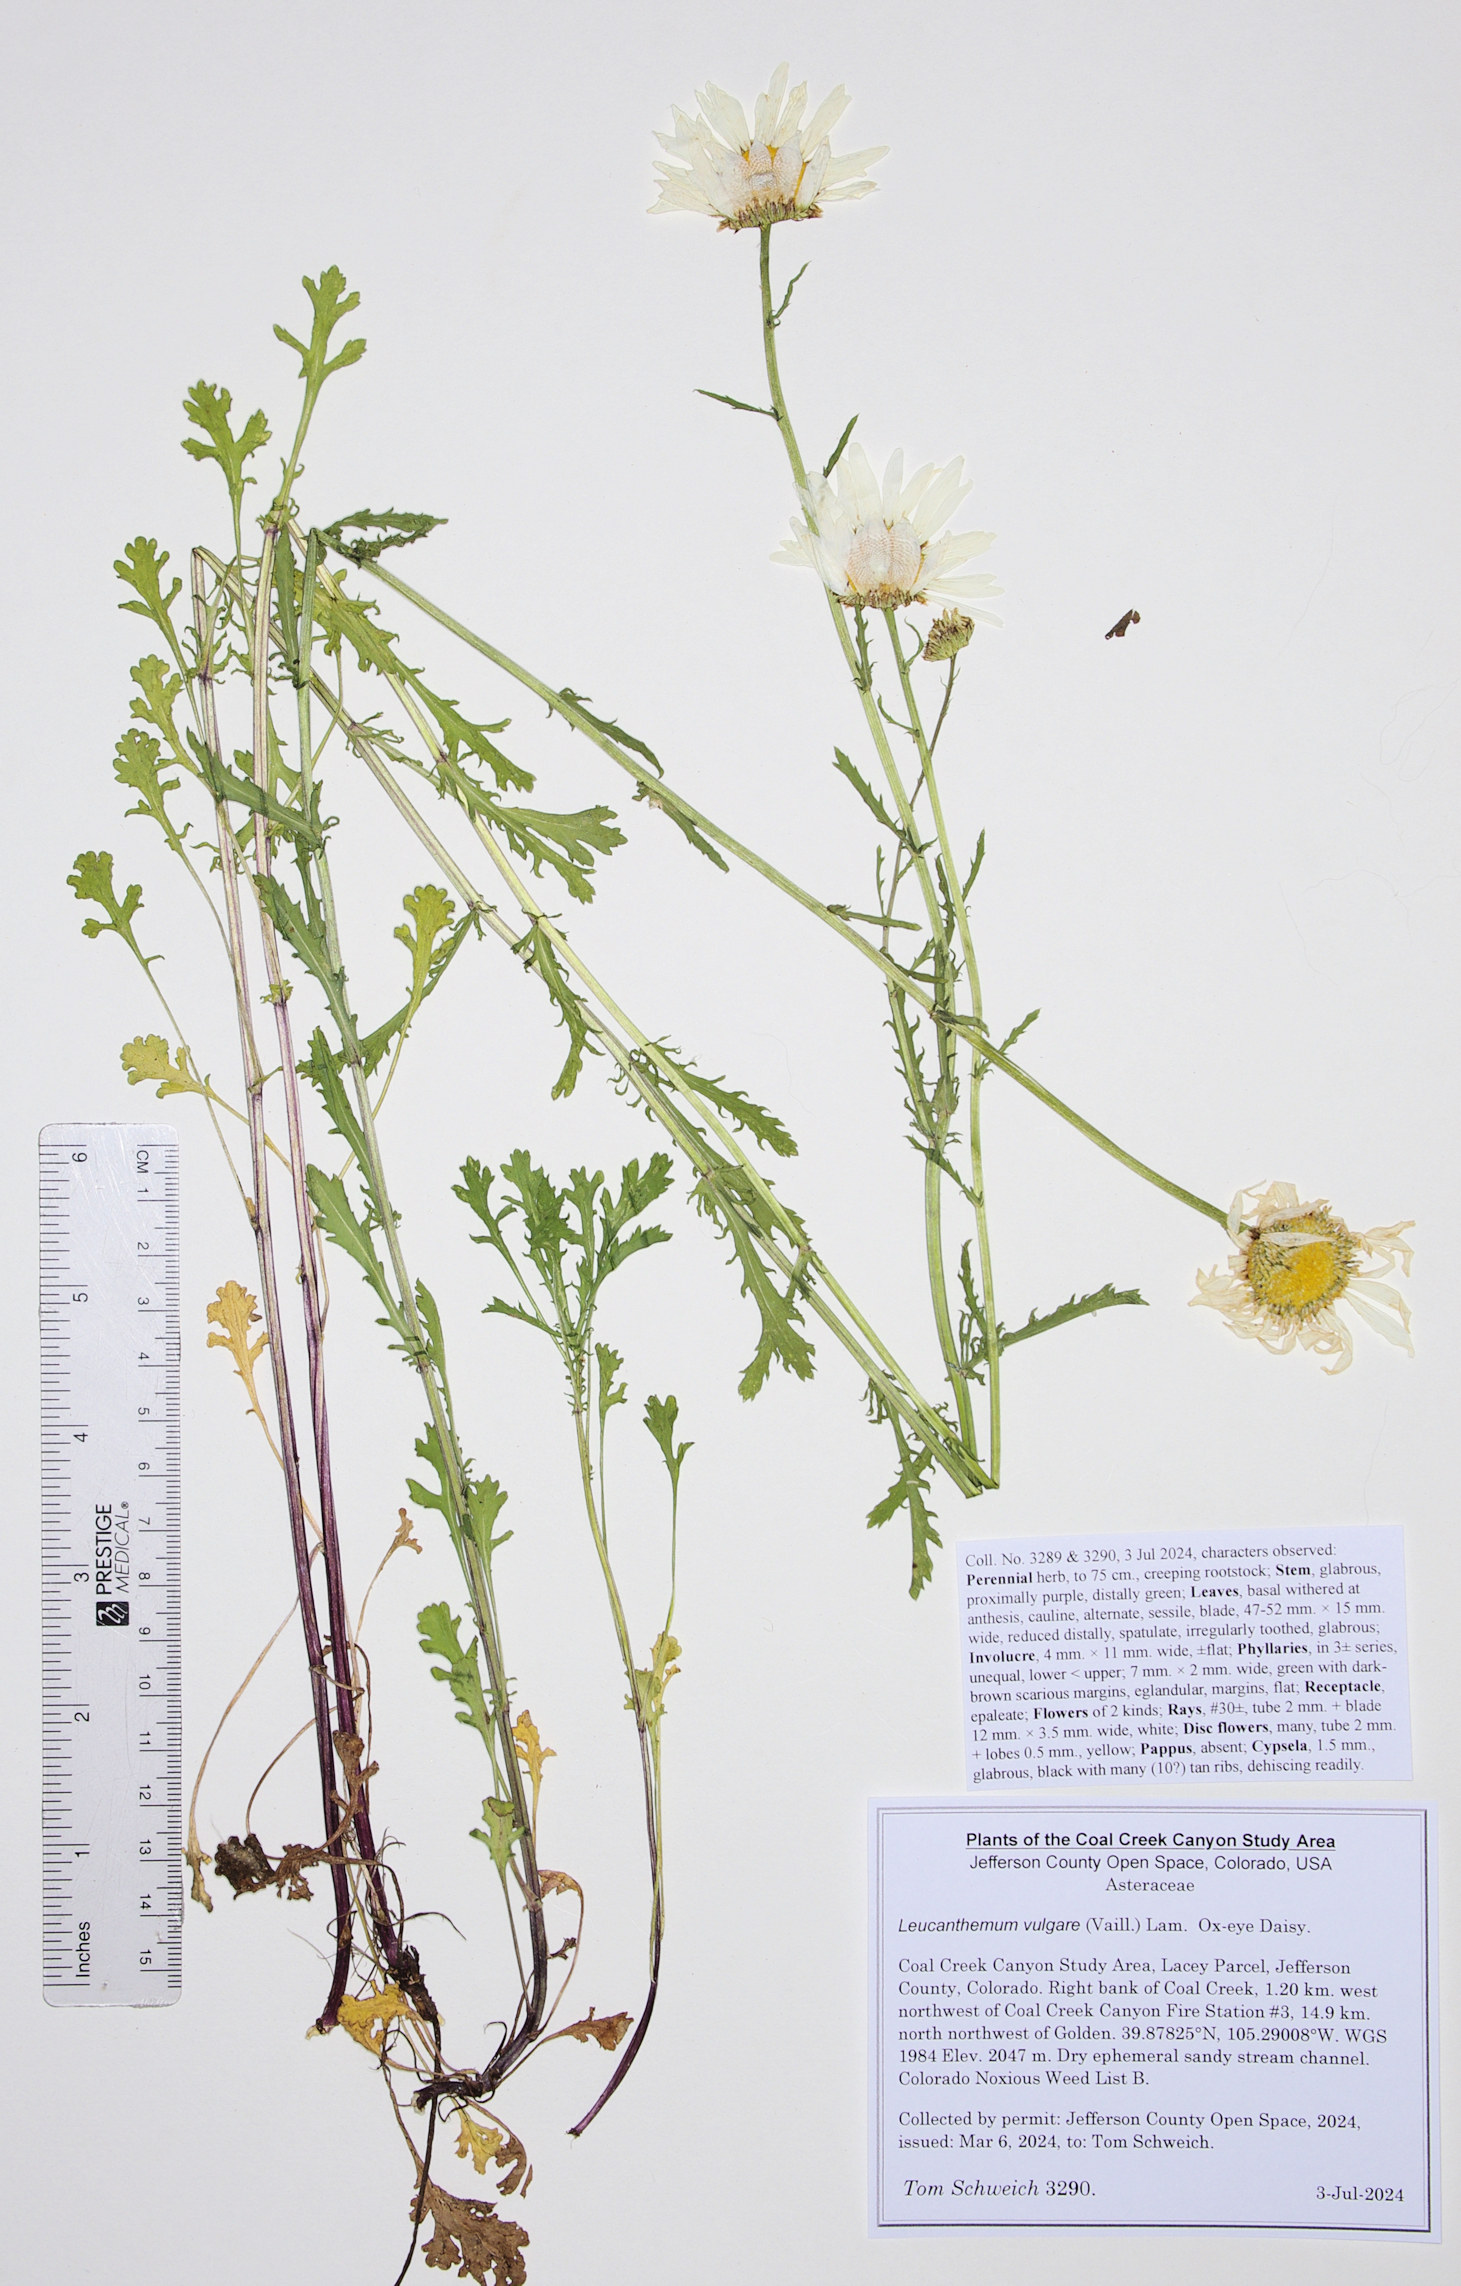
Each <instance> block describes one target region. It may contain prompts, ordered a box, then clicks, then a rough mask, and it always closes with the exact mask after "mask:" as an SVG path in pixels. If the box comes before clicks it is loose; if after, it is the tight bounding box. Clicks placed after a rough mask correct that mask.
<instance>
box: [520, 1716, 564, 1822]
mask: <svg viewBox="0 0 1461 2286" xmlns="http://www.w3.org/2000/svg"><path fill="white" fill-rule="evenodd" d="M512 1735H513V1738H514V1739H515V1740H516V1742H517V1758H518V1760H519V1762H520V1763H521V1764H522V1766H523V1768H524V1769H525V1770H526V1771H527V1774H528V1776H529V1778H530V1779H531V1780H532V1782H533V1825H534V1827H536V1826H537V1823H538V1796H539V1794H540V1793H541V1791H542V1786H543V1764H544V1763H545V1762H556V1761H557V1759H558V1750H557V1748H556V1747H553V1746H545V1745H544V1744H543V1741H542V1740H541V1738H539V1736H538V1726H537V1724H536V1723H535V1722H534V1720H533V1718H532V1716H531V1715H530V1714H529V1713H528V1710H527V1708H526V1707H524V1708H523V1711H522V1713H521V1714H520V1715H519V1716H518V1718H517V1721H516V1722H515V1723H514V1724H513V1726H512Z"/></svg>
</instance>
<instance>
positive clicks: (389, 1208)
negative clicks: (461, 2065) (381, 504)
mask: <svg viewBox="0 0 1461 2286" xmlns="http://www.w3.org/2000/svg"><path fill="white" fill-rule="evenodd" d="M273 539H274V533H273V530H272V527H271V530H270V533H269V535H268V536H267V540H266V545H267V544H269V543H270V542H272V541H273ZM317 570H318V543H317V541H316V540H315V539H314V537H313V535H311V537H310V539H309V540H308V541H307V543H306V549H305V585H306V589H307V590H308V593H307V594H306V596H305V597H304V598H303V600H304V601H305V602H307V603H308V606H309V617H308V618H306V617H305V615H304V613H303V611H302V612H301V616H300V622H299V647H298V655H297V657H296V658H295V659H294V660H291V661H290V665H291V668H292V670H293V672H294V676H295V683H296V691H297V703H298V710H299V754H300V794H301V799H302V801H303V803H304V806H305V810H306V813H308V810H309V806H310V799H311V795H312V792H313V775H312V772H313V759H312V755H313V740H312V734H311V729H310V718H309V700H310V692H311V688H312V687H313V678H312V676H311V673H310V666H309V645H310V641H311V631H312V625H313V585H314V580H315V577H316V576H317ZM290 576H291V577H292V571H291V574H290ZM259 596H260V604H259V614H258V618H257V621H256V628H257V635H256V643H257V649H256V669H255V690H256V694H257V693H258V691H259V690H260V689H266V687H267V683H266V673H265V668H266V664H267V645H268V642H269V633H270V630H269V621H268V582H267V580H266V579H265V578H264V576H263V575H262V574H261V577H260V582H259ZM279 632H280V639H281V644H282V633H283V631H282V629H281V630H280V631H279ZM257 704H258V701H257V695H256V707H257ZM257 727H258V726H257V725H256V729H257ZM258 768H259V758H258V748H257V746H256V754H255V771H256V774H257V771H258ZM262 825H263V821H262V820H260V821H259V828H262ZM259 828H256V831H257V830H259ZM265 848H266V849H267V843H266V844H265ZM313 864H314V874H315V880H316V883H317V885H318V890H319V903H320V918H321V926H322V931H323V936H324V943H325V953H326V959H327V962H328V965H329V967H330V969H331V970H332V971H333V972H334V976H335V978H336V990H335V992H334V993H333V994H332V995H331V996H330V1005H331V1014H332V1015H333V1017H334V1019H335V1023H336V1025H337V1027H338V1029H339V1032H340V1040H341V1050H342V1060H343V1064H344V1067H345V1069H346V1070H347V1072H348V1074H349V1081H350V1087H351V1092H352V1095H353V1097H354V1100H355V1110H356V1116H357V1119H358V1121H359V1124H360V1131H361V1136H362V1140H363V1144H364V1151H365V1161H364V1164H363V1165H362V1167H361V1169H360V1173H361V1176H362V1178H363V1180H364V1182H365V1184H366V1187H367V1190H368V1192H369V1194H370V1198H371V1203H372V1207H373V1210H374V1213H375V1216H376V1219H377V1222H378V1225H379V1228H380V1232H381V1236H382V1238H383V1240H384V1242H385V1247H386V1252H387V1254H388V1256H389V1258H390V1263H391V1270H392V1276H393V1281H394V1284H395V1287H396V1294H397V1300H398V1303H399V1306H400V1310H401V1315H402V1319H403V1321H404V1323H405V1326H406V1329H407V1334H408V1338H409V1341H410V1345H411V1357H412V1362H413V1363H414V1365H415V1367H416V1371H417V1375H418V1377H419V1379H420V1382H421V1386H422V1391H423V1394H424V1396H425V1398H426V1403H427V1407H428V1410H429V1412H430V1415H431V1420H432V1425H433V1427H434V1429H435V1431H436V1434H437V1437H438V1439H439V1440H440V1448H441V1451H442V1454H443V1456H444V1458H445V1461H446V1467H447V1472H448V1480H447V1493H448V1497H449V1498H450V1500H451V1502H452V1506H453V1509H454V1511H455V1514H454V1516H453V1518H452V1519H451V1520H450V1521H451V1529H452V1538H453V1541H454V1543H455V1546H456V1550H457V1556H458V1560H459V1561H460V1563H461V1565H462V1570H463V1575H464V1578H465V1580H466V1584H467V1590H468V1595H469V1598H470V1601H471V1606H472V1614H473V1617H474V1619H475V1620H476V1623H477V1632H478V1639H479V1642H480V1645H481V1650H482V1656H483V1659H484V1661H485V1663H486V1667H487V1674H488V1682H489V1685H490V1689H491V1694H492V1704H493V1715H494V1720H495V1723H496V1727H497V1733H498V1740H499V1745H500V1749H501V1765H500V1769H499V1773H498V1775H499V1776H500V1778H501V1780H502V1782H503V1784H504V1786H505V1788H506V1791H507V1794H508V1798H509V1799H510V1801H511V1803H512V1806H513V1817H514V1823H515V1824H516V1825H517V1826H519V1827H520V1828H521V1829H522V1831H521V1837H520V1839H519V1841H518V1844H517V1850H518V1855H519V1858H520V1860H521V1865H522V1877H523V1889H524V1894H525V1896H526V1898H527V1900H528V1917H529V1924H530V1932H529V1933H530V1942H531V1951H532V1964H533V1966H532V1981H531V1990H530V1991H528V1992H526V1993H525V2005H526V2016H525V2019H524V2022H523V2024H522V2025H521V2026H520V2027H519V2029H518V2030H517V2032H516V2033H514V2034H513V2035H512V2036H511V2037H510V2038H509V2039H507V2040H506V2042H505V2049H506V2050H511V2051H512V2052H513V2053H520V2052H521V2049H522V2047H525V2046H526V2045H528V2044H529V2043H530V2042H531V2041H532V2040H533V2039H534V2038H535V2037H536V2036H537V2032H538V2029H539V2026H540V2025H541V2022H542V2018H543V2012H544V2010H545V2008H546V2005H547V1994H548V1940H547V1933H546V1930H545V1927H544V1921H543V1896H542V1884H541V1882H540V1880H539V1878H538V1870H537V1859H536V1852H535V1849H534V1845H533V1839H532V1834H531V1830H530V1827H531V1820H530V1817H529V1814H528V1807H527V1796H526V1793H525V1791H524V1788H523V1782H522V1771H521V1769H520V1767H519V1764H518V1757H517V1749H516V1743H515V1741H514V1739H513V1736H512V1709H511V1693H510V1685H509V1682H508V1677H507V1668H506V1661H505V1658H504V1655H503V1650H502V1635H501V1626H500V1622H499V1620H498V1615H497V1608H496V1598H495V1594H494V1591H493V1587H492V1581H491V1576H490V1572H489V1570H488V1567H487V1564H486V1562H485V1560H484V1559H483V1556H482V1553H481V1551H480V1549H479V1548H478V1547H477V1545H476V1542H475V1540H474V1538H473V1533H472V1523H471V1513H470V1507H469V1503H468V1497H467V1470H466V1464H465V1462H464V1460H463V1458H462V1453H461V1449H460V1446H459V1444H458V1442H457V1434H456V1426H455V1422H454V1420H453V1417H452V1409H451V1404H450V1401H449V1398H448V1396H447V1394H446V1390H445V1385H444V1381H443V1377H442V1374H441V1369H440V1366H439V1363H438V1361H437V1360H436V1359H435V1357H434V1355H433V1352H432V1349H431V1345H430V1343H429V1341H428V1340H427V1337H426V1330H425V1327H424V1325H423V1323H422V1320H421V1316H420V1312H419V1310H418V1308H417V1303H416V1288H415V1281H414V1280H413V1279H412V1277H411V1274H410V1271H409V1269H408V1268H407V1265H406V1259H405V1254H404V1250H403V1248H402V1244H401V1237H400V1230H399V1226H398V1218H397V1215H396V1212H395V1209H394V1207H393V1205H392V1202H391V1196H390V1189H389V1185H388V1183H387V1179H386V1172H385V1162H384V1159H383V1157H382V1154H381V1148H380V1138H379V1131H378V1129H377V1125H376V1119H375V1111H374V1107H373V1105H372V1103H371V1100H370V1087H369V1082H368V1080H367V1078H366V1073H365V1062H364V1057H363V1055H362V1053H361V1047H360V1038H359V1031H358V1027H357V1025H356V1023H355V1019H354V1015H353V1012H352V1011H351V1009H350V1007H349V1004H348V1002H347V1001H346V998H345V967H344V957H343V953H342V949H341V944H340V933H339V923H338V918H337V913H336V906H335V894H334V885H333V879H332V875H331V870H330V863H329V858H328V855H327V853H326V851H325V849H324V848H323V847H321V848H320V849H319V850H317V851H316V853H315V856H314V860H313ZM264 919H265V922H266V924H267V916H264ZM270 933H271V934H272V931H271V932H270ZM279 1005H280V1008H281V1011H284V1007H285V1004H284V1002H283V1000H282V998H281V1001H280V1003H279ZM285 1021H286V1023H287V1012H285ZM282 1052H283V1045H282V1040H281V1053H282ZM287 1069H288V1072H289V1074H290V1075H291V1076H292V1075H293V1071H294V1065H293V1060H292V1055H291V1056H290V1057H289V1058H288V1060H287ZM297 1188H298V1191H299V1194H300V1195H301V1196H302V1198H303V1206H304V1212H305V1215H306V1222H307V1228H308V1230H309V1240H310V1247H311V1251H313V1247H314V1244H315V1238H314V1220H313V1211H312V1209H311V1207H310V1203H309V1197H308V1192H307V1190H306V1189H305V1188H304V1176H303V1168H302V1163H301V1170H300V1174H299V1177H298V1186H297ZM309 1285H310V1281H309V1279H308V1278H306V1300H307V1305H308V1294H309ZM317 1330H318V1329H317ZM321 1396H322V1397H323V1391H321ZM321 1521H322V1522H323V1516H322V1519H321ZM347 1676H348V1668H347ZM514 1933H515V1932H514ZM391 1940H392V1943H394V1942H395V1936H394V1930H393V1929H392V1931H391ZM388 1957H389V1956H388ZM498 2063H499V2064H500V2065H501V2066H502V2068H503V2069H506V2068H507V2064H506V2061H505V2057H504V2056H499V2058H498Z"/></svg>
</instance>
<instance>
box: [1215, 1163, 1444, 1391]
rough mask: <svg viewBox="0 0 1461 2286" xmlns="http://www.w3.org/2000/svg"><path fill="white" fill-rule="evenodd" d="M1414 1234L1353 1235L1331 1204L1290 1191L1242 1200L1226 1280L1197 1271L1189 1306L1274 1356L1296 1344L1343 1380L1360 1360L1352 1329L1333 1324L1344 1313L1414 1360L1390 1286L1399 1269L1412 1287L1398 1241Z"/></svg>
mask: <svg viewBox="0 0 1461 2286" xmlns="http://www.w3.org/2000/svg"><path fill="white" fill-rule="evenodd" d="M1414 1227H1415V1226H1414V1224H1413V1223H1409V1222H1392V1223H1386V1224H1384V1225H1383V1226H1380V1227H1378V1228H1376V1229H1374V1230H1351V1229H1349V1227H1348V1226H1347V1225H1346V1224H1345V1223H1342V1222H1341V1221H1340V1220H1339V1218H1338V1216H1337V1215H1335V1214H1333V1213H1331V1211H1330V1206H1329V1201H1328V1200H1327V1199H1311V1200H1309V1201H1307V1202H1305V1201H1303V1200H1301V1199H1300V1197H1299V1194H1298V1192H1297V1190H1295V1188H1294V1186H1293V1184H1292V1183H1269V1184H1268V1185H1267V1187H1266V1188H1264V1187H1255V1188H1253V1189H1250V1190H1246V1191H1239V1193H1238V1195H1237V1197H1236V1198H1235V1199H1234V1201H1233V1205H1232V1211H1231V1213H1230V1214H1229V1216H1228V1235H1229V1237H1230V1238H1232V1239H1233V1240H1234V1241H1235V1243H1236V1245H1237V1249H1238V1251H1237V1253H1236V1254H1230V1255H1229V1256H1228V1268H1227V1270H1226V1271H1219V1270H1212V1271H1207V1272H1204V1271H1201V1270H1199V1271H1198V1273H1197V1292H1196V1293H1195V1294H1194V1295H1193V1297H1192V1306H1193V1308H1194V1309H1195V1308H1197V1307H1199V1306H1200V1305H1206V1307H1208V1308H1209V1309H1214V1310H1219V1311H1221V1313H1222V1315H1223V1317H1224V1318H1225V1319H1226V1320H1227V1323H1228V1325H1229V1326H1230V1328H1231V1329H1232V1331H1233V1332H1234V1333H1235V1334H1238V1335H1239V1336H1241V1338H1242V1339H1243V1340H1244V1341H1258V1342H1261V1343H1262V1344H1263V1347H1264V1348H1265V1349H1269V1350H1273V1351H1274V1352H1275V1353H1278V1354H1282V1353H1283V1352H1285V1351H1287V1350H1291V1349H1292V1348H1293V1346H1294V1344H1295V1342H1297V1343H1298V1345H1299V1347H1300V1348H1301V1349H1311V1350H1313V1351H1314V1352H1315V1353H1316V1354H1317V1355H1318V1356H1319V1357H1332V1358H1333V1359H1334V1363H1333V1364H1332V1365H1326V1366H1325V1368H1324V1370H1325V1372H1326V1373H1343V1371H1344V1369H1345V1367H1346V1366H1347V1365H1348V1364H1349V1363H1350V1361H1351V1359H1352V1358H1353V1356H1354V1341H1353V1337H1352V1336H1351V1333H1350V1330H1349V1327H1348V1325H1347V1324H1346V1323H1345V1321H1344V1320H1343V1319H1342V1318H1341V1317H1339V1316H1338V1315H1337V1311H1338V1308H1339V1306H1340V1305H1341V1304H1343V1306H1344V1307H1345V1308H1346V1309H1349V1310H1352V1311H1353V1312H1354V1314H1355V1316H1356V1317H1357V1318H1358V1319H1359V1320H1360V1321H1361V1323H1362V1324H1364V1325H1367V1326H1368V1327H1369V1328H1370V1329H1371V1331H1372V1332H1373V1333H1377V1334H1383V1335H1384V1337H1385V1339H1386V1341H1390V1342H1394V1343H1395V1345H1396V1347H1397V1348H1399V1349H1404V1350H1408V1351H1410V1353H1411V1355H1412V1356H1413V1355H1414V1345H1413V1343H1412V1341H1411V1338H1410V1308H1409V1305H1408V1304H1407V1302H1406V1301H1405V1299H1404V1297H1403V1295H1402V1294H1400V1293H1399V1292H1398V1290H1397V1289H1396V1288H1395V1287H1394V1286H1387V1285H1386V1284H1385V1282H1384V1280H1385V1278H1386V1277H1387V1276H1389V1274H1390V1273H1391V1272H1393V1271H1394V1270H1395V1269H1396V1268H1397V1267H1398V1268H1399V1269H1401V1270H1402V1271H1403V1272H1404V1273H1405V1275H1406V1276H1407V1277H1409V1275H1410V1265H1411V1261H1412V1259H1413V1249H1412V1248H1411V1247H1409V1246H1407V1245H1406V1243H1405V1241H1404V1239H1403V1238H1402V1236H1401V1232H1402V1231H1406V1230H1412V1229H1413V1228H1414ZM1376 1273H1379V1275H1376Z"/></svg>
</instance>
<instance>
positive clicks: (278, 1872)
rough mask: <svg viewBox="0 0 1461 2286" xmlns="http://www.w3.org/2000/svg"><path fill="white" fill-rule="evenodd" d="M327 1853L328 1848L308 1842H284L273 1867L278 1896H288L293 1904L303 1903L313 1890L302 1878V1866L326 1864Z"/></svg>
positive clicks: (311, 1895) (312, 1893)
mask: <svg viewBox="0 0 1461 2286" xmlns="http://www.w3.org/2000/svg"><path fill="white" fill-rule="evenodd" d="M329 1854H330V1853H329V1851H328V1850H323V1849H316V1848H315V1847H314V1845H313V1844H312V1843H310V1842H288V1843H286V1845H285V1848H284V1852H283V1855H282V1856H281V1857H280V1860H279V1863H278V1864H277V1865H276V1866H275V1868H274V1886H275V1888H276V1889H277V1890H278V1892H279V1894H280V1896H281V1897H288V1898H290V1899H291V1900H292V1901H293V1902H294V1903H295V1904H303V1903H304V1902H305V1901H306V1900H307V1899H309V1898H311V1897H313V1895H314V1891H313V1890H312V1889H311V1888H310V1885H309V1883H308V1882H307V1881H306V1880H305V1878H304V1868H305V1867H306V1866H307V1865H325V1864H327V1863H328V1861H329Z"/></svg>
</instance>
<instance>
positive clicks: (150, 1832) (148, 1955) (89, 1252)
mask: <svg viewBox="0 0 1461 2286" xmlns="http://www.w3.org/2000/svg"><path fill="white" fill-rule="evenodd" d="M40 1207H41V1213H40V1320H41V1708H42V1723H41V1736H42V1762H41V1768H42V1786H41V1804H42V1808H41V1824H42V1853H41V1854H42V1890H43V1898H42V1947H41V1952H42V1968H41V1990H42V1993H43V1995H44V1997H45V1999H46V2000H47V2001H49V2002H50V2003H51V2004H52V2006H53V2007H58V2008H74V2007H113V2008H116V2007H123V2008H125V2007H131V2008H149V2007H150V2008H158V2007H167V2006H169V2005H171V2003H172V2002H174V2001H175V2000H177V1999H178V1998H179V1997H180V1995H181V1992H182V1950H183V1854H182V1850H183V1768H182V1626H181V1555H182V1549H181V1539H182V1513H181V1491H182V1485H181V1390H180V1383H179V1358H180V1335H181V1328H180V1323H179V1310H180V1252H181V1249H180V1230H179V1200H178V1138H177V1131H176V1129H175V1128H171V1127H155V1126H146V1125H140V1124H133V1123H108V1124H102V1123H99V1122H98V1123H87V1124H83V1125H75V1126H66V1125H58V1126H52V1127H44V1128H42V1130H41V1136H40Z"/></svg>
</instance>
